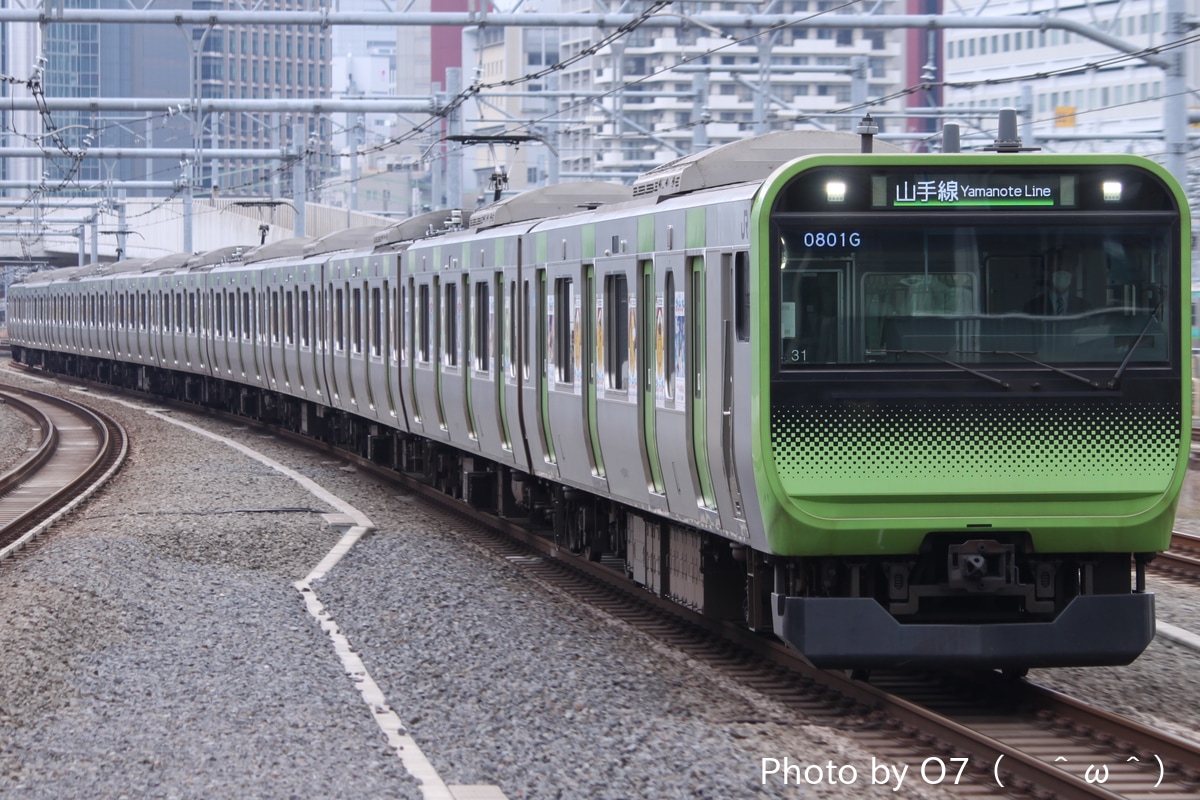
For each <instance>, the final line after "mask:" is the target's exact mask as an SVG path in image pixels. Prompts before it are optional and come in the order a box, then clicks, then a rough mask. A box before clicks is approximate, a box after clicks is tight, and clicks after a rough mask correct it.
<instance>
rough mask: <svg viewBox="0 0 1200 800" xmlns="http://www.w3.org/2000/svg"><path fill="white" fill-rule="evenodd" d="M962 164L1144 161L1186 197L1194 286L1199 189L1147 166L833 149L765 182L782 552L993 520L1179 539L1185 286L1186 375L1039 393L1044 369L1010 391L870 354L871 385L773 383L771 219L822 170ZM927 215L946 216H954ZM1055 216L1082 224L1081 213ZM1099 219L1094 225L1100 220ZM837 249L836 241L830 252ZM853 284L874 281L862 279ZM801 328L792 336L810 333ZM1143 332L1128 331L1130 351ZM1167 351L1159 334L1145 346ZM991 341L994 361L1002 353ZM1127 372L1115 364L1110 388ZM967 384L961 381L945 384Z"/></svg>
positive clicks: (770, 491)
mask: <svg viewBox="0 0 1200 800" xmlns="http://www.w3.org/2000/svg"><path fill="white" fill-rule="evenodd" d="M951 160H953V163H954V166H955V168H958V167H959V166H960V165H963V166H965V167H967V168H973V167H981V166H983V165H986V166H988V167H991V166H994V165H1004V168H1006V169H1007V168H1009V167H1012V166H1015V167H1017V169H1021V168H1022V167H1027V166H1031V165H1037V166H1039V167H1044V166H1046V165H1047V164H1050V165H1054V166H1055V167H1059V166H1060V165H1061V167H1060V168H1061V169H1062V170H1063V171H1064V172H1067V171H1069V170H1070V169H1071V167H1072V166H1074V165H1094V164H1098V165H1101V166H1103V167H1107V166H1109V165H1117V166H1120V165H1126V166H1128V165H1133V166H1135V167H1137V168H1144V169H1145V170H1146V171H1147V172H1150V173H1154V174H1155V175H1156V177H1157V178H1158V179H1160V180H1161V181H1163V182H1164V183H1165V184H1166V185H1167V186H1168V187H1169V189H1170V193H1173V195H1174V203H1175V205H1176V207H1177V208H1178V210H1179V223H1178V229H1179V230H1180V231H1182V232H1183V234H1184V235H1182V236H1181V237H1179V238H1180V239H1181V240H1182V241H1177V242H1176V246H1175V248H1174V250H1175V251H1174V252H1173V253H1172V257H1173V258H1174V257H1178V259H1179V262H1178V263H1176V262H1171V263H1170V264H1169V267H1170V269H1169V270H1168V274H1170V270H1172V269H1173V270H1178V271H1179V273H1181V275H1182V278H1181V283H1182V286H1183V287H1187V286H1188V285H1189V283H1190V281H1189V280H1188V278H1189V276H1188V275H1187V271H1188V265H1189V264H1190V241H1189V239H1188V236H1187V233H1188V232H1189V231H1190V221H1189V219H1188V213H1187V203H1186V198H1185V197H1184V196H1183V194H1182V192H1181V191H1180V190H1179V189H1178V187H1177V186H1176V185H1175V184H1174V182H1173V181H1172V180H1171V178H1170V176H1169V175H1167V174H1166V173H1165V171H1163V170H1162V169H1161V168H1160V167H1158V166H1156V165H1152V164H1147V163H1146V162H1144V161H1142V160H1140V159H1136V158H1132V157H1126V156H1096V157H1086V156H1074V157H1072V156H1066V157H1061V156H1055V157H1054V158H1053V160H1049V159H1048V158H1047V157H1045V156H1043V157H1037V156H949V157H928V156H925V157H922V156H862V157H853V156H836V157H835V156H817V157H811V158H806V159H803V160H802V161H800V162H794V163H793V164H791V165H787V166H785V167H782V168H781V169H780V170H779V171H777V172H776V174H775V175H774V176H772V178H770V179H768V181H767V182H766V183H765V184H764V187H763V190H762V191H760V193H759V196H758V197H757V198H756V200H755V205H754V210H753V237H754V238H753V245H752V246H753V250H752V257H753V258H754V267H753V269H752V271H751V272H752V278H751V311H750V319H751V320H753V321H754V324H755V327H754V330H753V332H752V341H755V342H757V343H759V344H758V346H756V348H755V351H754V352H755V358H754V361H753V363H752V365H751V370H752V386H751V392H752V406H753V410H752V413H751V417H752V425H753V434H752V455H753V463H754V467H755V480H756V483H757V485H758V486H759V487H760V511H761V513H762V516H763V521H764V525H765V529H766V535H767V540H768V546H769V549H770V550H771V551H772V552H776V553H781V554H789V555H809V554H812V555H820V554H828V553H838V554H847V555H848V554H886V553H911V552H915V551H916V549H917V548H918V547H919V546H920V544H921V541H922V540H923V539H924V537H925V536H926V534H928V533H929V532H931V531H963V532H967V533H971V534H973V533H974V532H975V531H978V533H979V535H980V536H981V537H986V536H987V534H988V532H989V531H996V532H1001V531H1028V532H1030V533H1031V534H1032V537H1033V545H1034V547H1035V548H1036V549H1037V550H1039V551H1041V552H1058V551H1063V552H1067V551H1082V552H1088V551H1093V552H1144V551H1153V550H1159V549H1163V548H1165V547H1166V546H1167V544H1168V543H1169V537H1170V530H1171V526H1172V521H1173V515H1174V508H1175V504H1176V502H1177V499H1178V493H1179V490H1180V487H1181V485H1182V481H1183V477H1184V475H1185V473H1186V467H1187V459H1188V442H1189V439H1190V432H1191V415H1190V408H1191V401H1190V387H1191V368H1190V363H1189V359H1188V358H1187V357H1186V352H1181V351H1180V348H1182V350H1183V351H1186V347H1185V346H1184V345H1183V344H1181V343H1186V341H1187V338H1186V337H1187V335H1188V331H1189V329H1188V319H1189V317H1190V305H1189V298H1188V297H1187V295H1186V292H1182V293H1181V295H1182V296H1181V297H1179V298H1178V302H1179V310H1178V312H1177V313H1178V316H1177V317H1176V316H1174V314H1173V315H1172V319H1173V320H1175V319H1177V320H1178V328H1179V338H1178V340H1174V335H1173V334H1174V332H1173V330H1169V331H1168V333H1170V334H1171V339H1172V341H1171V347H1172V348H1174V349H1173V350H1172V353H1174V355H1173V356H1172V359H1173V360H1172V364H1171V367H1170V370H1168V369H1165V368H1159V369H1158V370H1157V372H1155V371H1153V370H1150V371H1147V370H1145V369H1141V370H1140V371H1139V370H1137V369H1134V368H1131V369H1130V370H1129V372H1128V373H1126V374H1125V375H1124V377H1123V378H1122V379H1121V380H1119V381H1117V384H1118V385H1117V386H1116V389H1115V390H1114V389H1113V388H1110V387H1108V386H1107V385H1103V386H1100V387H1098V388H1100V389H1102V391H1097V390H1095V389H1090V388H1089V387H1087V386H1083V385H1079V384H1076V385H1074V386H1073V387H1070V384H1071V382H1070V381H1065V380H1064V379H1062V378H1061V377H1058V376H1056V375H1053V374H1050V372H1049V370H1044V371H1042V372H1041V373H1040V374H1042V375H1047V376H1048V377H1046V378H1044V380H1046V381H1047V382H1048V381H1049V380H1050V379H1052V378H1053V379H1055V380H1059V381H1063V382H1064V383H1066V384H1067V385H1068V387H1070V388H1064V389H1062V390H1060V391H1057V392H1054V393H1046V394H1045V395H1043V396H1040V397H1039V396H1038V393H1037V391H1036V389H1034V390H1031V389H1030V388H1029V387H1030V386H1031V385H1033V384H1031V383H1030V381H1029V380H1028V379H1026V382H1025V383H1024V384H1022V385H1021V386H1020V387H1019V388H1020V391H1016V389H1014V388H1009V389H999V388H996V387H994V386H989V384H987V383H986V382H985V381H983V380H979V377H980V376H979V375H978V374H977V373H971V370H970V369H964V370H962V371H960V372H957V373H955V371H954V370H953V369H950V368H947V367H941V368H940V372H939V371H937V370H935V369H932V368H930V366H929V362H930V361H936V360H937V359H928V358H927V359H914V360H915V361H916V362H917V363H916V364H915V365H913V366H912V367H911V372H909V374H908V375H904V374H903V372H904V370H903V369H899V368H892V371H891V372H888V371H887V370H886V369H884V370H878V371H876V372H872V369H876V368H877V367H878V366H880V365H874V366H873V365H872V364H871V363H870V362H869V359H868V360H867V361H865V362H862V363H861V364H853V363H848V362H847V363H842V364H841V365H840V366H839V369H840V370H841V372H840V373H838V374H841V375H846V374H852V373H853V372H854V371H860V372H861V375H862V377H861V379H859V380H858V381H857V383H853V382H849V381H847V382H846V384H845V388H844V389H842V390H838V391H834V390H830V389H828V388H826V389H824V390H823V391H824V394H820V393H818V394H819V395H820V397H822V398H824V399H822V400H820V401H816V400H814V399H813V398H814V397H816V396H817V395H816V394H814V391H816V390H814V389H813V388H812V387H813V385H814V383H809V382H808V381H810V380H811V381H812V382H819V381H822V380H823V381H825V386H826V387H829V386H833V385H834V384H835V383H836V381H837V380H838V378H837V377H836V375H835V371H831V370H830V369H828V368H823V367H821V366H820V365H816V367H815V368H814V369H813V370H811V371H805V372H803V373H797V372H792V373H788V375H787V377H786V379H785V380H783V382H782V383H780V384H776V385H773V384H772V379H773V376H774V374H775V372H774V370H775V368H777V367H778V366H779V363H780V362H779V361H777V360H773V358H776V359H777V358H778V355H777V354H772V353H771V351H770V348H771V343H772V337H773V336H774V335H775V334H774V330H773V328H772V311H773V308H772V306H771V304H770V303H771V298H772V281H774V280H778V276H779V264H778V263H772V259H771V258H770V256H769V255H768V254H769V253H770V252H771V247H772V246H773V245H774V244H775V243H776V242H775V241H774V240H772V238H771V237H772V229H771V219H770V213H771V209H772V208H773V207H774V204H775V202H776V199H777V198H779V197H780V196H781V190H782V189H783V187H784V186H785V185H787V184H788V182H789V181H790V180H791V179H792V178H793V177H795V176H797V175H799V174H800V173H801V172H803V171H804V170H806V169H808V168H809V167H812V166H825V165H830V164H834V165H845V166H847V167H852V166H853V165H855V164H869V165H871V166H876V165H880V164H883V165H890V166H895V165H900V166H904V167H911V168H913V171H914V174H915V173H916V172H918V171H919V169H920V168H922V167H928V166H931V165H934V164H937V165H940V166H942V167H945V165H946V164H948V163H951ZM997 172H999V171H997ZM883 213H890V212H883ZM925 213H927V214H928V215H930V218H931V219H933V218H934V217H933V216H932V215H933V214H936V213H939V212H936V211H929V212H925ZM940 213H943V214H946V213H949V214H955V213H980V212H966V211H951V212H940ZM1047 213H1049V212H1047ZM1054 213H1056V214H1060V215H1062V217H1063V218H1064V219H1068V220H1075V218H1074V217H1070V215H1071V214H1074V213H1076V212H1075V211H1073V210H1071V209H1070V208H1064V209H1055V210H1054ZM1086 216H1087V215H1086V214H1080V217H1081V218H1086ZM880 219H884V217H882V216H881V217H880ZM936 219H937V222H936V223H931V224H941V225H952V224H953V222H952V219H953V217H952V216H941V217H937V218H936ZM1090 219H1095V214H1094V213H1093V215H1092V217H1091V218H1090ZM995 221H1002V219H999V218H998V219H996V220H995ZM856 224H858V223H856ZM862 226H863V227H862V230H861V234H862V236H863V237H864V238H865V237H866V236H868V235H870V234H872V233H873V232H874V231H875V229H873V228H872V227H871V226H870V225H869V224H867V223H865V222H864V223H862ZM833 227H837V226H836V224H835V225H834V226H833ZM818 229H819V226H817V225H814V226H813V230H818ZM832 229H833V228H832V227H831V228H830V230H832ZM820 230H822V231H823V230H824V229H820ZM856 232H858V231H856ZM815 236H816V234H814V237H815ZM838 243H839V244H840V240H839V242H838ZM834 255H835V254H834V253H832V252H831V253H830V258H833V257H834ZM837 257H838V258H841V256H840V255H838V256H837ZM839 263H840V262H839ZM846 263H847V264H849V263H850V262H846ZM825 268H828V269H832V268H833V267H829V266H828V265H825ZM839 268H841V267H839ZM810 269H815V268H810ZM846 269H849V267H846ZM813 274H815V272H814V273H813ZM859 280H864V279H862V278H860V279H859ZM848 285H850V286H852V287H853V289H854V291H861V290H862V286H860V285H859V284H857V283H855V284H848ZM1175 299H1176V298H1172V301H1173V302H1174V301H1175ZM1147 325H1149V323H1147ZM1138 329H1140V326H1139V328H1138ZM1136 332H1137V329H1135V330H1134V331H1133V333H1134V334H1136ZM1143 332H1144V330H1143ZM781 333H782V331H781ZM842 333H843V334H844V333H845V332H844V331H843V332H842ZM801 334H802V331H801V332H798V333H797V334H792V335H793V336H796V337H797V340H799V338H802V337H801ZM782 335H783V336H787V335H788V334H786V333H783V334H782ZM1133 340H1134V336H1133V335H1130V336H1128V339H1127V344H1133ZM835 344H836V340H835ZM1153 346H1154V345H1152V344H1151V343H1150V342H1145V343H1143V348H1142V352H1143V353H1144V352H1145V351H1147V350H1149V349H1151V348H1152V347H1153ZM1133 347H1135V348H1136V344H1133ZM1159 347H1161V345H1159ZM930 349H935V348H930ZM880 352H881V353H882V352H887V353H891V352H897V353H908V352H915V351H883V350H881V351H880ZM963 352H965V353H968V354H969V353H970V352H972V351H969V350H964V351H963ZM977 352H978V353H982V354H983V356H984V358H986V357H987V353H988V352H990V351H987V350H979V351H977ZM919 355H924V354H919ZM839 358H842V357H841V356H838V355H836V354H830V355H828V356H826V357H825V358H823V359H822V360H823V361H824V360H827V361H829V362H830V363H833V362H834V361H835V360H836V359H839ZM959 358H961V356H959ZM803 360H804V359H797V361H801V362H802V361H803ZM964 360H965V361H966V367H975V368H976V369H977V370H982V371H983V372H995V371H999V370H998V369H997V367H996V366H995V365H985V366H982V367H981V366H979V365H978V364H976V363H973V361H972V359H969V358H968V359H964ZM922 362H923V363H922ZM1035 363H1036V362H1035ZM1136 363H1137V362H1136V361H1135V362H1134V365H1135V367H1136ZM1175 363H1178V369H1176V367H1175ZM934 366H936V365H934ZM1043 366H1044V365H1043ZM1085 366H1086V365H1085ZM780 369H781V370H782V369H784V368H782V367H780ZM1013 369H1014V370H1015V369H1016V368H1013ZM1028 369H1030V370H1032V369H1035V367H1032V366H1031V367H1028ZM1094 371H1095V372H1099V370H1098V369H1096V370H1094ZM1113 372H1115V365H1113V367H1110V371H1109V372H1106V373H1105V374H1104V375H1103V378H1104V379H1105V380H1104V381H1102V383H1105V384H1106V383H1107V379H1108V377H1109V376H1110V375H1112V374H1113ZM1139 372H1140V374H1139ZM1010 373H1012V374H1016V372H1014V371H1013V370H1010ZM972 374H974V377H972ZM920 375H928V376H929V377H928V378H921V377H918V376H920ZM823 376H824V377H823ZM829 376H833V377H829ZM876 376H880V377H876ZM888 376H891V380H893V383H892V384H891V385H895V386H897V387H898V391H896V392H894V393H889V392H888V390H887V389H886V387H885V386H882V384H881V377H882V378H888ZM947 376H949V377H947ZM993 377H994V376H993ZM905 381H907V385H906V384H905ZM951 384H953V385H956V386H959V387H961V388H958V389H956V390H953V391H951V390H949V389H944V388H941V387H942V386H943V385H946V386H949V385H951ZM784 388H786V392H785V391H783V389H784ZM773 393H778V394H780V396H778V397H776V396H774V394H773Z"/></svg>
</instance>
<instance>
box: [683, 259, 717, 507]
mask: <svg viewBox="0 0 1200 800" xmlns="http://www.w3.org/2000/svg"><path fill="white" fill-rule="evenodd" d="M705 277H706V275H705V264H704V257H703V256H696V257H693V258H691V259H689V261H688V278H689V287H688V289H689V291H688V296H687V299H686V303H687V310H688V322H689V323H690V324H689V325H688V336H687V339H688V348H687V349H688V354H687V355H688V358H687V367H688V379H687V389H688V419H689V422H690V425H689V427H690V428H691V442H692V454H693V458H694V459H695V466H696V476H697V478H698V480H699V484H700V494H699V495H698V496H697V503H698V505H700V506H701V507H702V508H706V509H715V508H716V507H717V498H716V492H715V491H714V489H713V480H712V470H711V469H710V466H709V459H708V424H707V423H708V407H709V403H708V392H707V391H706V390H707V386H706V383H707V363H708V353H707V350H708V291H707V288H708V287H707V286H706V285H705Z"/></svg>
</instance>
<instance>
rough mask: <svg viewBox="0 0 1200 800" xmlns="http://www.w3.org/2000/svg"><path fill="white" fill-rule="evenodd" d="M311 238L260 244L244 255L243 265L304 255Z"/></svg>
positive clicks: (301, 237) (299, 237) (305, 237)
mask: <svg viewBox="0 0 1200 800" xmlns="http://www.w3.org/2000/svg"><path fill="white" fill-rule="evenodd" d="M312 240H313V239H312V237H311V236H293V237H292V238H290V239H280V240H278V241H275V242H268V243H267V244H260V245H259V246H258V247H255V248H254V249H253V250H247V251H246V252H245V253H242V263H243V264H254V263H257V262H259V261H269V260H270V259H273V258H289V257H292V256H301V255H304V248H305V247H307V246H308V245H309V244H310V243H311V242H312Z"/></svg>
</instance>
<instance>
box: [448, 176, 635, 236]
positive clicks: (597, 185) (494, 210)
mask: <svg viewBox="0 0 1200 800" xmlns="http://www.w3.org/2000/svg"><path fill="white" fill-rule="evenodd" d="M632 197H633V193H632V192H631V191H630V189H629V187H628V186H623V185H621V184H619V183H605V182H603V181H578V182H575V183H559V184H555V185H553V186H545V187H542V188H541V189H533V190H531V191H528V192H521V193H520V194H518V195H513V196H512V197H506V198H504V199H503V200H499V201H497V202H495V203H492V204H490V205H486V206H484V207H483V208H481V209H479V210H477V211H476V212H475V213H473V214H472V215H471V221H470V227H472V228H491V227H493V226H495V225H506V224H508V223H511V222H527V221H529V220H535V219H545V218H547V217H561V216H564V215H566V214H572V213H574V212H576V211H579V210H581V209H592V208H595V207H596V206H600V205H604V204H607V203H621V202H624V201H626V200H629V199H630V198H632Z"/></svg>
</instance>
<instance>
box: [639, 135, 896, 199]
mask: <svg viewBox="0 0 1200 800" xmlns="http://www.w3.org/2000/svg"><path fill="white" fill-rule="evenodd" d="M873 144H874V148H875V152H880V153H903V152H904V151H903V150H901V149H900V148H898V147H895V146H893V145H890V144H887V143H885V142H880V141H878V140H876V141H875V142H874V143H873ZM861 152H862V137H861V136H858V135H857V134H853V133H843V132H841V131H776V132H774V133H768V134H765V135H763V136H755V137H754V138H752V139H743V140H741V141H738V142H732V143H730V144H724V145H720V146H719V147H713V148H710V149H708V150H703V151H701V152H699V153H693V154H691V155H688V156H684V157H683V158H677V159H675V160H674V161H670V162H668V163H666V164H663V165H662V166H661V167H656V168H655V169H652V170H650V171H649V172H647V173H644V174H643V175H642V176H641V177H640V178H638V179H637V180H635V181H634V182H633V196H634V197H653V198H657V199H660V200H661V199H663V198H667V197H673V196H675V195H679V194H687V193H688V192H695V191H699V190H701V189H713V188H716V187H718V186H731V185H733V184H736V183H746V182H748V181H761V180H766V178H767V176H768V175H770V174H771V173H772V172H774V171H775V170H776V169H778V168H779V167H781V166H783V165H784V164H786V163H787V162H789V161H791V160H793V159H796V158H799V157H800V156H808V155H816V154H820V153H861Z"/></svg>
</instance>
